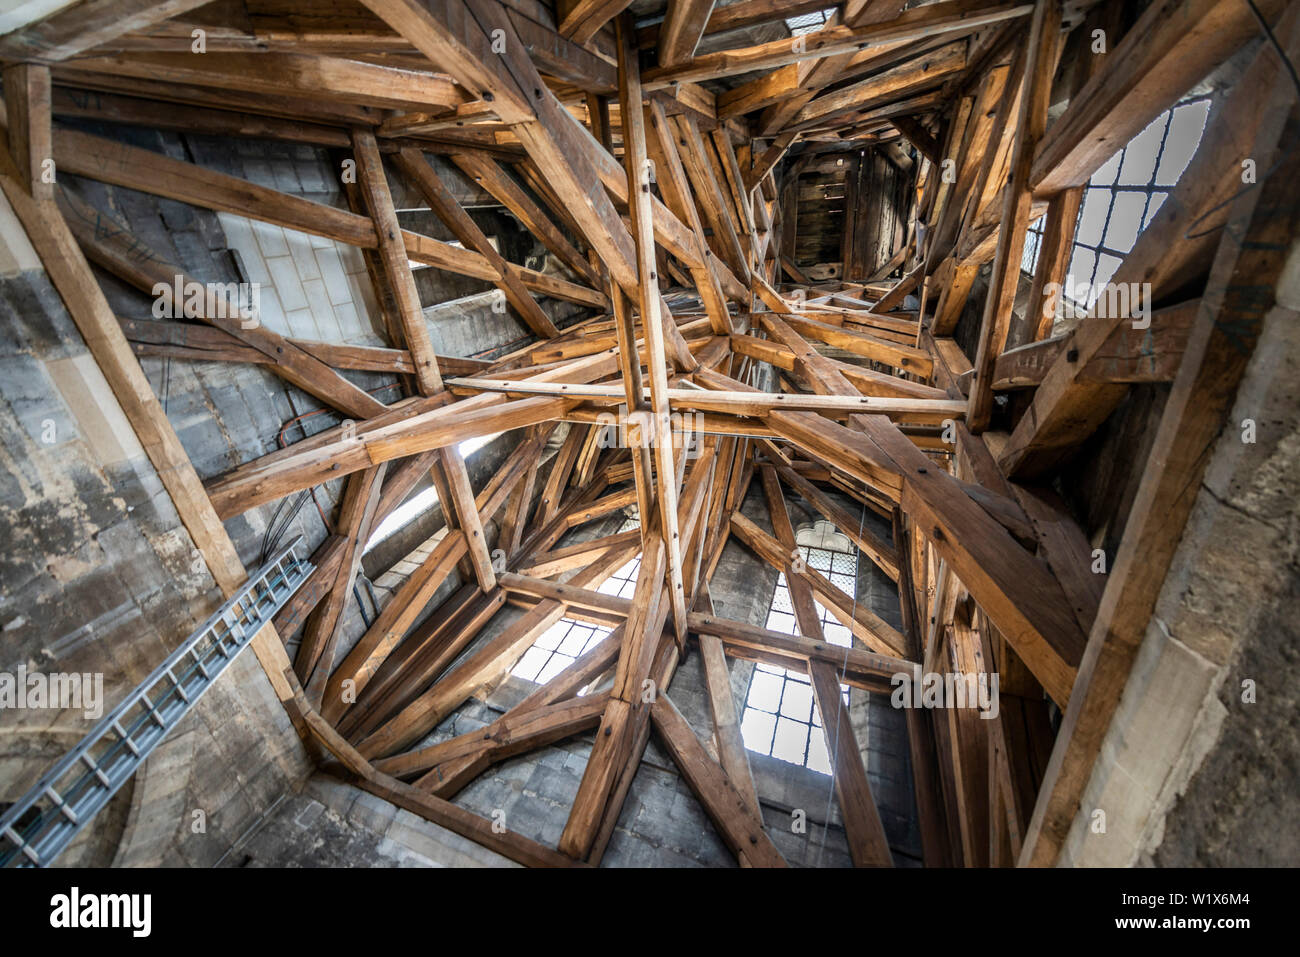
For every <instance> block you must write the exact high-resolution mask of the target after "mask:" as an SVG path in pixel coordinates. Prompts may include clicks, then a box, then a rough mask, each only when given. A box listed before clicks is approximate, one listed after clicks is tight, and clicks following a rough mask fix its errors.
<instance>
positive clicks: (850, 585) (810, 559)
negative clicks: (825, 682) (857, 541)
mask: <svg viewBox="0 0 1300 957" xmlns="http://www.w3.org/2000/svg"><path fill="white" fill-rule="evenodd" d="M799 552H800V554H802V555H803V559H804V561H805V562H807V563H808V567H809V568H815V569H817V571H819V572H821V573H822V574H823V575H825V576H826V577H827V578H829V579H830V580H831V582H832V583H833V584H834V585H835V586H836V587H837V588H839V589H840V590H842V591H843V592H844V593H845V594H847V595H854V594H856V590H857V570H858V556H857V555H856V554H855V553H850V552H841V551H833V550H831V549H827V548H813V547H811V546H808V545H801V546H799ZM816 605H817V614H818V616H819V617H820V619H821V625H822V632H823V633H824V634H825V636H826V640H827V641H828V642H830V643H831V644H834V645H839V646H841V647H843V648H849V647H852V645H853V635H852V633H851V632H850V631H849V629H848V628H846V627H845V626H844V625H843V624H841V623H840V620H839V619H838V618H836V617H835V616H834V615H832V614H830V612H828V611H827V610H826V608H825V607H824V606H823V605H822V604H821V602H816ZM766 624H767V627H768V628H770V629H772V630H773V631H781V632H785V633H786V634H788V635H793V634H797V633H798V628H797V625H796V623H795V617H794V605H793V604H792V603H791V601H790V589H789V587H788V586H787V585H786V581H785V573H784V572H782V573H781V574H780V575H779V576H778V577H777V580H776V588H775V589H773V592H772V606H771V609H770V610H769V612H768V615H767V623H766ZM840 693H841V694H842V695H843V696H844V702H845V704H847V703H848V700H849V697H848V694H849V689H848V686H847V685H840ZM740 733H741V737H743V738H744V741H745V747H746V748H748V749H749V750H751V751H757V752H759V753H760V754H770V755H771V756H772V757H774V758H780V759H781V760H782V761H789V762H790V763H791V764H802V765H804V766H806V767H809V768H812V769H813V770H814V771H820V772H821V773H822V774H830V773H831V762H830V757H829V755H828V754H827V752H826V739H825V736H824V734H823V732H822V722H821V715H820V714H819V713H818V711H817V705H816V703H815V702H814V701H813V693H812V685H811V684H809V682H808V676H807V675H802V674H799V673H798V672H794V671H787V670H785V669H784V668H776V667H773V666H771V665H761V664H760V665H755V666H754V674H753V677H752V678H750V681H749V693H748V694H747V695H746V696H745V711H744V713H743V715H742V716H741V719H740Z"/></svg>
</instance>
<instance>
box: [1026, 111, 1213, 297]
mask: <svg viewBox="0 0 1300 957" xmlns="http://www.w3.org/2000/svg"><path fill="white" fill-rule="evenodd" d="M1209 112H1210V101H1209V100H1208V99H1204V98H1200V99H1189V100H1185V101H1184V102H1182V103H1179V104H1177V105H1175V106H1174V107H1173V108H1171V109H1169V110H1166V111H1165V112H1164V113H1161V114H1160V115H1159V116H1158V117H1156V118H1155V119H1154V120H1152V121H1151V123H1150V125H1149V126H1147V128H1146V129H1144V130H1143V131H1142V132H1141V133H1139V134H1138V135H1137V136H1135V137H1133V139H1132V140H1131V141H1130V142H1129V144H1128V145H1127V146H1125V147H1124V148H1123V149H1122V150H1120V151H1119V152H1118V153H1116V154H1115V155H1114V156H1112V157H1111V158H1110V159H1109V160H1107V161H1106V163H1105V164H1104V165H1103V166H1102V167H1101V168H1100V169H1099V170H1097V172H1095V173H1094V174H1093V175H1092V179H1090V180H1089V181H1088V185H1087V186H1086V187H1085V188H1084V193H1083V202H1082V203H1081V204H1080V207H1079V219H1078V225H1077V226H1076V227H1075V232H1074V252H1073V254H1072V255H1071V258H1070V265H1069V267H1068V269H1067V272H1066V276H1067V278H1066V282H1065V286H1066V289H1065V292H1066V294H1067V295H1070V293H1071V292H1072V291H1073V290H1076V289H1078V288H1079V287H1081V286H1084V285H1085V284H1086V285H1087V287H1088V292H1087V293H1086V294H1085V297H1086V301H1083V300H1079V299H1076V301H1077V302H1078V305H1080V306H1084V307H1089V306H1091V305H1092V304H1093V302H1094V301H1096V298H1097V289H1098V288H1099V287H1101V286H1103V285H1104V284H1105V283H1107V282H1109V281H1110V278H1111V276H1113V275H1114V274H1115V270H1116V269H1118V268H1119V264H1120V263H1121V262H1122V261H1123V259H1124V257H1125V256H1126V255H1128V253H1129V251H1130V250H1131V249H1132V248H1133V244H1134V243H1136V242H1137V238H1138V234H1139V233H1141V232H1142V230H1144V229H1146V228H1147V226H1148V225H1150V223H1151V220H1152V218H1153V217H1154V216H1155V214H1156V212H1157V211H1158V210H1159V209H1160V206H1161V204H1162V203H1164V201H1165V199H1166V197H1168V195H1169V191H1170V190H1171V189H1172V188H1173V187H1174V185H1175V184H1176V183H1177V182H1178V177H1180V176H1181V175H1182V174H1183V170H1185V169H1186V168H1187V164H1188V163H1190V162H1191V159H1192V154H1193V153H1195V152H1196V147H1197V146H1198V145H1200V142H1201V134H1202V133H1203V132H1204V131H1205V120H1206V117H1207V116H1208V115H1209ZM1042 238H1043V219H1042V218H1041V217H1040V218H1039V220H1038V221H1037V222H1035V223H1033V224H1031V225H1030V227H1029V233H1028V235H1027V236H1026V237H1025V252H1024V256H1023V258H1022V259H1021V267H1022V268H1023V269H1025V270H1026V271H1028V272H1030V273H1032V272H1033V271H1034V267H1035V266H1036V265H1037V263H1038V250H1039V247H1040V246H1041V244H1042ZM1071 298H1076V297H1073V296H1071Z"/></svg>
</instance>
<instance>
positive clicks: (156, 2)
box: [0, 0, 207, 61]
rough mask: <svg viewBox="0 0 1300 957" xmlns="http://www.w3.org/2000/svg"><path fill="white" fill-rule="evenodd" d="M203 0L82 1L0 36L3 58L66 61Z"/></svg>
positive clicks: (187, 10) (186, 11)
mask: <svg viewBox="0 0 1300 957" xmlns="http://www.w3.org/2000/svg"><path fill="white" fill-rule="evenodd" d="M206 2H207V0H85V2H82V3H78V4H74V5H73V6H72V7H70V8H66V9H61V10H59V11H58V12H56V13H54V14H52V15H50V16H47V17H44V18H42V19H41V20H39V21H37V22H36V23H34V24H32V25H30V26H26V27H23V28H22V29H20V30H16V31H15V32H13V33H10V34H8V35H6V36H4V37H0V57H3V58H4V59H6V60H46V61H49V60H66V59H68V58H69V57H72V56H76V55H77V54H78V53H81V52H83V51H85V50H89V49H91V48H92V47H97V46H100V45H102V44H105V43H110V42H112V41H113V40H115V39H117V38H118V37H121V36H123V35H125V34H127V33H135V32H138V31H141V30H147V29H148V28H149V27H151V26H153V25H154V24H157V23H161V22H162V21H163V20H167V19H170V18H172V17H177V16H180V15H181V14H184V13H188V12H189V11H191V10H193V9H195V8H196V7H201V6H203V4H204V3H206Z"/></svg>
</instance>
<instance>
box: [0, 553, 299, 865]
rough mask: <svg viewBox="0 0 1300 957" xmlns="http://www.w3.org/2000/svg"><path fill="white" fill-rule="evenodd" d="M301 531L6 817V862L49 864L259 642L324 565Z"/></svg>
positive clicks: (0, 848) (1, 844)
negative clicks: (313, 558) (307, 551)
mask: <svg viewBox="0 0 1300 957" xmlns="http://www.w3.org/2000/svg"><path fill="white" fill-rule="evenodd" d="M299 542H300V539H298V538H295V539H294V540H293V541H292V542H290V543H289V544H288V545H286V546H285V547H284V548H283V549H281V550H280V551H279V552H277V553H276V555H275V557H274V558H272V559H271V560H270V561H268V562H267V563H266V564H265V565H263V566H262V567H261V568H259V569H258V570H257V571H256V572H255V573H254V574H253V575H252V576H251V577H250V578H249V580H248V581H247V582H246V583H245V584H244V585H243V586H242V587H241V588H240V589H239V591H238V592H237V593H236V594H235V595H233V596H232V597H231V598H230V600H229V601H227V602H226V603H225V604H224V605H222V606H221V607H220V608H219V609H217V611H216V612H215V613H214V614H213V615H212V617H211V618H209V619H208V620H207V621H206V622H204V623H203V624H202V625H201V626H200V627H199V628H198V629H197V630H196V631H194V632H193V633H192V634H191V635H190V636H189V637H188V638H187V639H186V640H185V642H184V643H183V644H182V645H181V646H180V647H179V648H177V649H176V650H175V651H173V652H172V653H171V654H170V655H168V656H167V659H166V660H165V661H164V662H163V663H162V664H161V665H159V666H158V667H157V668H155V669H154V670H153V672H152V673H151V674H150V675H149V677H147V678H145V679H144V681H142V682H140V684H139V685H138V686H137V687H136V689H135V690H134V691H132V692H131V693H130V694H128V695H127V696H126V699H125V700H124V701H122V703H121V704H119V705H118V706H117V707H116V708H114V709H113V710H112V711H111V712H109V713H108V714H107V715H105V716H104V717H103V718H102V719H101V720H100V721H99V722H98V723H97V724H96V725H95V727H94V728H93V729H91V731H90V733H89V734H87V735H86V737H85V738H83V739H82V741H81V743H80V744H78V745H77V746H76V747H75V748H73V749H72V750H71V751H69V752H68V753H67V754H66V755H64V756H63V758H62V759H61V760H60V761H59V762H58V763H57V764H55V765H54V766H53V767H52V768H50V770H49V771H47V772H46V773H45V774H44V775H43V776H42V777H41V779H40V780H39V781H38V782H37V783H36V786H35V787H33V788H32V789H31V790H30V791H28V792H27V794H25V795H24V796H23V797H22V799H21V800H19V801H18V802H17V803H16V804H14V805H13V806H12V807H11V808H9V810H7V811H6V812H5V813H4V814H3V815H0V867H47V866H49V864H50V863H51V862H53V861H54V859H55V858H56V857H58V856H59V854H60V853H62V851H63V850H64V848H66V847H67V846H68V844H70V843H71V842H72V839H73V838H74V837H76V835H77V833H78V832H79V831H80V830H81V829H82V828H83V827H85V826H86V825H87V824H88V823H89V822H90V820H91V819H92V818H93V817H94V816H95V815H96V814H97V813H99V811H100V810H101V809H102V808H103V807H104V805H106V804H107V803H108V801H109V799H110V798H111V797H112V796H113V795H114V794H115V793H116V792H117V790H118V789H119V788H120V787H121V786H122V785H123V784H125V783H126V782H127V781H128V780H130V778H131V775H133V774H135V772H136V771H137V770H138V769H139V767H140V765H141V764H143V763H144V762H145V759H146V758H148V757H149V755H150V753H151V752H152V751H153V750H154V748H156V747H158V745H159V744H160V743H161V742H162V740H163V738H164V737H166V736H167V733H168V732H169V731H170V730H171V729H172V728H174V727H175V726H176V725H177V724H178V723H179V722H180V720H181V719H182V718H183V717H184V716H185V715H186V713H188V712H189V710H190V709H191V708H192V707H194V704H195V702H197V701H198V700H199V698H200V697H202V695H203V693H204V692H205V691H207V690H208V688H210V687H212V684H213V682H215V681H216V680H217V678H218V677H220V675H221V673H222V672H223V671H225V670H226V668H228V667H229V666H230V663H231V662H232V661H234V660H235V657H236V656H237V655H238V654H239V653H240V652H241V651H243V650H244V649H245V648H247V647H248V646H249V644H251V643H252V640H253V637H254V636H255V635H256V634H257V633H258V632H259V631H260V630H261V629H262V626H263V625H265V624H266V623H267V622H269V621H270V620H271V619H272V617H274V615H275V613H276V612H277V611H279V610H280V607H281V606H282V605H284V603H285V602H286V601H288V600H289V597H290V596H291V595H293V593H294V592H295V591H297V589H298V586H300V585H301V584H302V583H303V582H304V581H305V580H306V578H307V576H308V575H309V574H310V573H311V571H312V569H313V568H314V566H313V565H312V564H311V562H309V561H307V560H306V559H302V558H299V557H298V556H297V554H296V553H295V549H296V548H297V546H298V544H299Z"/></svg>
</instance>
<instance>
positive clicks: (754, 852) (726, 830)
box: [650, 692, 786, 867]
mask: <svg viewBox="0 0 1300 957" xmlns="http://www.w3.org/2000/svg"><path fill="white" fill-rule="evenodd" d="M650 716H651V718H652V719H653V720H654V726H655V730H656V731H657V732H658V733H659V737H660V740H662V741H663V743H664V746H665V747H666V748H667V750H668V753H669V754H670V755H672V758H673V761H674V762H675V763H676V764H677V767H678V768H679V769H680V771H681V772H682V777H683V778H685V779H686V783H687V784H689V785H690V787H691V790H692V791H694V792H695V795H696V797H698V798H699V799H700V803H701V804H702V805H703V806H704V810H705V813H707V814H708V815H709V818H710V819H711V820H712V821H713V823H714V825H715V826H716V827H717V829H718V835H719V836H720V837H721V838H722V840H723V841H724V842H725V843H726V844H727V846H728V847H729V848H731V851H732V853H734V854H743V855H744V856H745V859H746V861H747V862H748V863H749V864H750V866H752V867H785V866H786V862H785V858H783V857H782V856H781V852H780V851H778V850H777V849H776V845H775V844H773V843H772V839H771V838H770V837H768V836H767V832H766V831H765V830H764V829H763V819H762V818H761V817H760V816H758V815H756V814H755V813H754V811H753V810H752V809H751V808H750V806H749V805H748V804H747V803H746V801H745V798H744V797H743V796H742V795H741V794H740V792H739V791H737V790H736V788H735V787H734V786H733V785H732V783H731V781H729V780H728V779H727V775H726V773H725V772H724V771H723V770H722V768H721V767H719V766H718V763H717V762H716V761H714V760H713V759H712V758H711V757H709V753H708V752H707V751H705V750H704V745H702V744H701V743H700V739H699V738H698V737H697V736H696V734H695V732H694V731H693V730H692V729H691V726H690V725H689V724H688V723H687V721H686V719H685V718H683V717H682V714H681V712H680V711H678V710H677V706H676V705H674V704H673V703H672V700H671V699H670V698H669V697H668V695H667V694H665V693H663V692H660V693H659V694H658V695H657V696H656V697H655V700H654V704H653V705H651V706H650Z"/></svg>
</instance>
